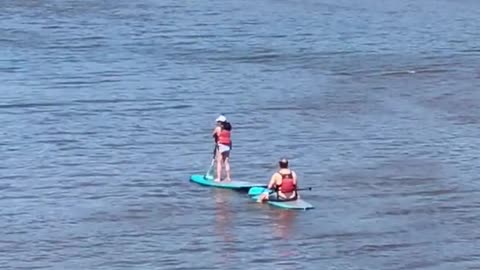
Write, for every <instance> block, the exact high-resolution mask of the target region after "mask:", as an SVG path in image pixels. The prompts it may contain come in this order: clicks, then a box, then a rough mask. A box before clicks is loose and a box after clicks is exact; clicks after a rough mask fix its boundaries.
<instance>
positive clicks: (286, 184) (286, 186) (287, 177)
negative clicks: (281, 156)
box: [278, 171, 297, 193]
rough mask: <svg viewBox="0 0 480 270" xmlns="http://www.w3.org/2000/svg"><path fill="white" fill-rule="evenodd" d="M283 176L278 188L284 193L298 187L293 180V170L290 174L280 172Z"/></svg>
mask: <svg viewBox="0 0 480 270" xmlns="http://www.w3.org/2000/svg"><path fill="white" fill-rule="evenodd" d="M279 174H280V175H281V176H282V184H281V185H280V186H279V187H278V190H279V191H281V192H283V193H291V192H293V191H295V190H296V189H297V186H296V185H295V184H294V182H293V174H292V171H290V173H288V174H282V173H279Z"/></svg>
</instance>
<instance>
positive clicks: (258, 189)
mask: <svg viewBox="0 0 480 270" xmlns="http://www.w3.org/2000/svg"><path fill="white" fill-rule="evenodd" d="M300 190H312V187H308V188H298V189H297V191H300ZM265 191H268V194H272V193H273V192H275V190H269V189H266V188H263V187H252V188H250V189H249V190H248V195H249V196H257V195H260V194H262V193H264V192H265Z"/></svg>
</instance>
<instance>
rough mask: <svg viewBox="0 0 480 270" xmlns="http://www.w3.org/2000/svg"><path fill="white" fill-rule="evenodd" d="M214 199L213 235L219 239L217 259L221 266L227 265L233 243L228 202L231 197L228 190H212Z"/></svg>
mask: <svg viewBox="0 0 480 270" xmlns="http://www.w3.org/2000/svg"><path fill="white" fill-rule="evenodd" d="M213 195H214V198H215V233H216V235H217V236H218V238H219V246H218V248H219V249H220V251H219V252H218V254H219V256H218V257H217V258H218V259H219V260H220V261H219V263H222V264H223V265H225V266H226V265H229V262H230V259H232V258H231V256H232V255H233V250H234V242H235V239H234V238H233V235H232V232H231V229H232V225H233V224H232V216H231V205H230V204H229V202H228V200H229V197H230V196H231V195H232V192H231V191H229V190H221V189H215V190H213Z"/></svg>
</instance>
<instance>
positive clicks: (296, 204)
mask: <svg viewBox="0 0 480 270" xmlns="http://www.w3.org/2000/svg"><path fill="white" fill-rule="evenodd" d="M264 192H269V193H270V192H272V190H269V189H266V188H264V187H252V188H250V189H249V190H248V195H249V196H250V198H252V200H254V201H256V200H257V199H258V198H259V197H260V195H261V194H262V193H264ZM265 202H266V203H268V204H270V205H273V206H275V207H278V208H283V209H292V210H308V209H313V208H314V207H313V205H311V204H310V203H308V202H306V201H304V200H302V199H297V200H295V201H279V200H276V195H275V194H270V197H269V200H267V201H265Z"/></svg>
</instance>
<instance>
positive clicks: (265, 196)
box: [257, 193, 268, 202]
mask: <svg viewBox="0 0 480 270" xmlns="http://www.w3.org/2000/svg"><path fill="white" fill-rule="evenodd" d="M266 200H268V193H262V195H260V196H259V197H258V199H257V202H263V201H266Z"/></svg>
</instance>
